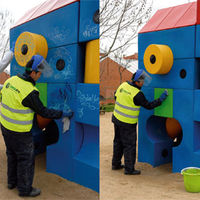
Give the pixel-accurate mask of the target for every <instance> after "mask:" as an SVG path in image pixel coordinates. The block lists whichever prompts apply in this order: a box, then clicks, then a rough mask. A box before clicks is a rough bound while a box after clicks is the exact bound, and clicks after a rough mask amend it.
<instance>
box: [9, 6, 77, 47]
mask: <svg viewBox="0 0 200 200" xmlns="http://www.w3.org/2000/svg"><path fill="white" fill-rule="evenodd" d="M78 18H79V2H75V3H73V4H70V5H68V6H65V7H63V8H60V9H58V10H55V11H53V12H50V13H48V14H46V15H43V16H40V17H38V18H36V19H34V20H32V21H29V22H27V23H25V24H22V25H20V26H18V27H16V28H13V29H11V31H10V38H11V41H16V39H17V38H18V36H19V35H20V34H21V33H22V32H24V31H29V32H32V33H36V34H41V35H43V36H44V37H45V38H46V40H47V43H48V47H49V48H52V47H58V46H61V45H67V44H73V43H78Z"/></svg>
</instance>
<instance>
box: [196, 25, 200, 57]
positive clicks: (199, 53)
mask: <svg viewBox="0 0 200 200" xmlns="http://www.w3.org/2000/svg"><path fill="white" fill-rule="evenodd" d="M196 57H197V58H200V25H197V26H196Z"/></svg>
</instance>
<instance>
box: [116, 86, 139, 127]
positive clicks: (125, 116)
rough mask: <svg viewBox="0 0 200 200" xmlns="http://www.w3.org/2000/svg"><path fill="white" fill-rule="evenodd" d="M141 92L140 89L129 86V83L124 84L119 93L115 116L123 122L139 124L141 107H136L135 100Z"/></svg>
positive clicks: (117, 93) (118, 90)
mask: <svg viewBox="0 0 200 200" xmlns="http://www.w3.org/2000/svg"><path fill="white" fill-rule="evenodd" d="M138 92H140V90H139V89H137V88H136V87H133V86H131V85H129V84H128V83H127V82H124V83H122V84H121V85H120V86H119V88H118V89H117V92H116V94H115V96H116V103H115V108H114V113H113V114H114V116H115V117H116V118H117V119H118V120H119V121H122V122H125V123H128V124H135V123H137V122H138V116H139V113H140V106H136V105H135V104H134V102H133V98H134V97H135V96H136V95H137V94H138Z"/></svg>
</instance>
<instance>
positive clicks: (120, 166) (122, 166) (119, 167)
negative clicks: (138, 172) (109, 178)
mask: <svg viewBox="0 0 200 200" xmlns="http://www.w3.org/2000/svg"><path fill="white" fill-rule="evenodd" d="M123 168H124V165H119V166H115V165H112V170H119V169H123Z"/></svg>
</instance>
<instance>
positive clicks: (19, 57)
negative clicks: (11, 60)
mask: <svg viewBox="0 0 200 200" xmlns="http://www.w3.org/2000/svg"><path fill="white" fill-rule="evenodd" d="M47 53H48V45H47V41H46V39H45V38H44V37H43V36H42V35H38V34H35V33H30V32H23V33H21V34H20V35H19V37H18V38H17V41H16V44H15V59H16V61H17V63H18V64H19V65H20V66H23V67H24V66H26V63H27V62H28V61H29V60H30V59H31V58H32V56H34V55H36V54H39V55H41V56H43V57H44V58H46V57H47Z"/></svg>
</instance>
